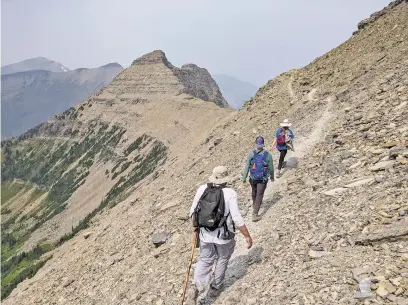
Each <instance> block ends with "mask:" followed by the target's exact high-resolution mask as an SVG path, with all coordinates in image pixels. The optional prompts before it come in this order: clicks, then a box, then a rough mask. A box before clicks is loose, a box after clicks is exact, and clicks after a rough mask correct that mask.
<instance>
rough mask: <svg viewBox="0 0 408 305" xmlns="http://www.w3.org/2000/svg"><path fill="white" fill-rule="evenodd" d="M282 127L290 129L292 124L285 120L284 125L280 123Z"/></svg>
mask: <svg viewBox="0 0 408 305" xmlns="http://www.w3.org/2000/svg"><path fill="white" fill-rule="evenodd" d="M280 125H281V127H290V126H292V123H289V120H288V119H284V120H283V122H282V123H280Z"/></svg>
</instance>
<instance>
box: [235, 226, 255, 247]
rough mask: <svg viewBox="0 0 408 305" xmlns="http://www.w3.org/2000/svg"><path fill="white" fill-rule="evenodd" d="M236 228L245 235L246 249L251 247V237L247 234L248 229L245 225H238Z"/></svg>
mask: <svg viewBox="0 0 408 305" xmlns="http://www.w3.org/2000/svg"><path fill="white" fill-rule="evenodd" d="M238 230H240V231H241V233H242V235H244V236H245V238H246V242H247V246H248V249H250V248H251V247H252V238H251V235H249V231H248V229H247V227H246V225H243V226H240V227H238Z"/></svg>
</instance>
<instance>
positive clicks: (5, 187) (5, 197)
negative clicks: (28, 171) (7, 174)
mask: <svg viewBox="0 0 408 305" xmlns="http://www.w3.org/2000/svg"><path fill="white" fill-rule="evenodd" d="M27 187H29V186H28V185H27V184H25V183H20V182H12V181H6V182H5V183H3V184H2V186H1V205H2V207H4V205H5V204H7V201H9V200H10V199H11V198H13V197H14V196H16V195H17V194H18V193H19V192H20V191H22V190H24V189H26V188H27ZM2 214H3V213H2Z"/></svg>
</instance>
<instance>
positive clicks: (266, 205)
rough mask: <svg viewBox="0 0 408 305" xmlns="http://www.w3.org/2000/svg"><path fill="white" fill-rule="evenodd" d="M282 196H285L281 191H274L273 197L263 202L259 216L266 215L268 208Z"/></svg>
mask: <svg viewBox="0 0 408 305" xmlns="http://www.w3.org/2000/svg"><path fill="white" fill-rule="evenodd" d="M282 198H283V196H282V195H281V194H280V193H273V195H272V199H270V200H266V201H264V202H263V203H262V206H261V208H262V210H261V213H260V214H259V216H264V215H265V214H266V213H267V212H268V210H269V209H270V208H271V207H272V206H273V205H274V204H276V203H277V202H278V201H279V200H281V199H282Z"/></svg>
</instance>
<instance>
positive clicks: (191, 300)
mask: <svg viewBox="0 0 408 305" xmlns="http://www.w3.org/2000/svg"><path fill="white" fill-rule="evenodd" d="M197 298H198V289H197V287H196V286H195V285H194V286H191V287H190V288H189V289H188V291H187V300H186V305H195V304H196V302H197Z"/></svg>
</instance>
